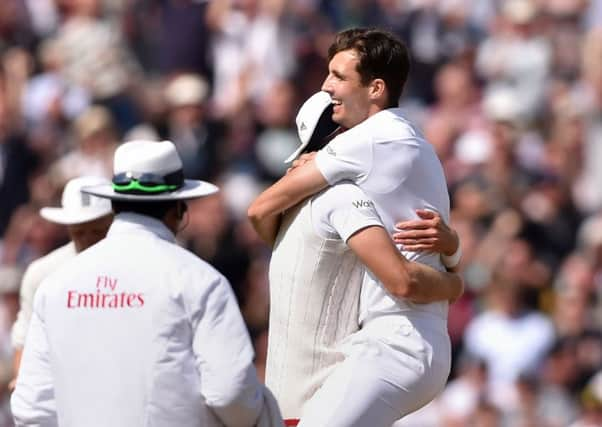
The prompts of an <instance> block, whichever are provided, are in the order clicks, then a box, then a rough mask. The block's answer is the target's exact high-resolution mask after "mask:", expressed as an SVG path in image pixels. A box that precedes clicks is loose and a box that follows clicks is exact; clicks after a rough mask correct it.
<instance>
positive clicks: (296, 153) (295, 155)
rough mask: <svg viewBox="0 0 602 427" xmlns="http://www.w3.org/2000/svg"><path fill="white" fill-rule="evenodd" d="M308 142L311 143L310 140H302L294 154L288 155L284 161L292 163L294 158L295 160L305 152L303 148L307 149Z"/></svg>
mask: <svg viewBox="0 0 602 427" xmlns="http://www.w3.org/2000/svg"><path fill="white" fill-rule="evenodd" d="M308 143H309V141H306V142H302V143H301V145H300V146H299V147H298V148H297V149H296V150H295V151H294V152H293V154H291V155H290V156H288V157H287V158H286V160H285V161H284V163H290V162H292V161H293V160H295V159H296V158H297V157H299V155H300V154H301V153H302V152H303V150H305V147H307V144H308Z"/></svg>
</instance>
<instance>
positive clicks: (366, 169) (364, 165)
mask: <svg viewBox="0 0 602 427" xmlns="http://www.w3.org/2000/svg"><path fill="white" fill-rule="evenodd" d="M315 161H316V166H317V167H318V169H319V170H320V172H321V173H322V175H324V178H326V181H328V183H329V184H330V185H332V184H334V183H335V182H339V181H342V180H349V181H352V182H354V183H356V184H358V183H360V182H361V181H362V180H364V179H366V177H367V176H368V175H369V174H370V171H371V170H372V165H373V154H372V144H371V141H370V138H369V136H368V135H367V134H366V133H365V132H364V128H363V127H362V126H357V127H355V128H352V129H349V130H347V131H345V132H344V133H342V134H340V135H338V136H337V137H336V138H334V139H333V140H332V141H330V142H329V143H328V145H326V147H324V148H323V149H321V150H320V151H318V154H317V155H316V159H315Z"/></svg>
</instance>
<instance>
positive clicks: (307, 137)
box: [284, 91, 339, 163]
mask: <svg viewBox="0 0 602 427" xmlns="http://www.w3.org/2000/svg"><path fill="white" fill-rule="evenodd" d="M332 108H333V107H332V98H331V97H330V94H328V93H327V92H324V91H320V92H317V93H314V94H313V95H312V96H310V97H309V98H308V99H307V101H305V102H304V103H303V105H302V106H301V108H300V109H299V112H298V113H297V118H296V119H295V122H296V123H297V133H298V134H299V139H300V140H301V144H300V145H299V147H297V149H296V150H295V151H294V152H293V154H291V155H290V156H289V157H288V158H287V159H286V160H285V161H284V162H285V163H289V162H292V161H293V160H295V159H296V158H297V157H298V156H299V154H301V153H302V152H303V150H305V149H307V150H308V151H315V150H318V149H320V148H322V145H323V144H324V139H325V138H326V137H327V136H328V135H330V134H332V133H333V132H334V131H335V130H337V129H338V127H339V125H338V124H336V123H335V122H333V121H332Z"/></svg>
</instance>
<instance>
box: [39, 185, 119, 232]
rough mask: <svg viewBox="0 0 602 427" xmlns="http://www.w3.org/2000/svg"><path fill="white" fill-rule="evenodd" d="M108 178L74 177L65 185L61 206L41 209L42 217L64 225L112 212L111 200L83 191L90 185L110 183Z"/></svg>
mask: <svg viewBox="0 0 602 427" xmlns="http://www.w3.org/2000/svg"><path fill="white" fill-rule="evenodd" d="M108 183H109V181H108V180H107V179H106V178H101V177H97V176H81V177H78V178H73V179H72V180H70V181H69V182H67V184H66V185H65V188H64V189H63V196H62V198H61V207H46V208H42V209H40V215H41V216H42V218H44V219H46V220H48V221H50V222H54V223H57V224H64V225H75V224H82V223H84V222H88V221H93V220H95V219H98V218H101V217H103V216H105V215H108V214H110V213H111V202H109V201H108V200H106V199H101V198H99V197H94V196H91V195H89V194H84V193H82V191H81V190H82V188H83V187H85V186H88V185H99V184H108Z"/></svg>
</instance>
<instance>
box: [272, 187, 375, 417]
mask: <svg viewBox="0 0 602 427" xmlns="http://www.w3.org/2000/svg"><path fill="white" fill-rule="evenodd" d="M316 197H320V196H319V195H318V196H316ZM311 208H312V200H311V199H310V200H308V201H306V202H302V203H301V204H299V205H298V206H296V207H294V208H292V209H291V210H289V211H287V213H286V214H285V216H284V218H283V221H282V224H281V226H280V231H279V234H278V237H277V240H276V243H275V246H274V251H273V253H272V258H271V261H270V328H269V345H268V357H267V367H266V385H267V386H268V387H269V388H270V390H271V391H272V392H273V393H274V395H275V396H276V398H277V400H278V403H279V405H280V408H281V411H282V415H283V416H284V418H285V419H286V418H300V416H301V409H302V407H303V404H304V403H305V402H306V401H307V400H308V399H309V398H310V397H311V396H312V395H313V394H314V393H315V391H316V390H317V389H318V387H319V386H320V385H321V384H322V383H323V381H324V379H325V378H326V377H327V376H328V375H329V373H330V372H331V370H332V369H333V368H334V366H335V365H336V363H337V362H339V361H341V360H342V354H341V353H340V352H339V350H338V349H337V348H336V345H337V344H338V343H339V342H340V341H341V340H342V339H343V338H345V337H347V336H348V335H349V334H351V333H352V332H355V331H357V330H358V329H359V325H358V309H359V303H358V299H359V292H360V290H359V288H360V285H361V280H362V275H363V271H364V269H363V267H362V264H361V263H360V262H359V260H358V259H357V257H356V256H355V254H354V253H353V252H352V251H351V249H349V247H348V246H347V245H346V244H345V242H344V241H343V240H341V239H338V238H332V239H326V238H323V237H321V236H319V235H318V234H317V233H316V232H315V231H314V226H313V224H312V220H313V219H314V218H313V217H312V209H311Z"/></svg>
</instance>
